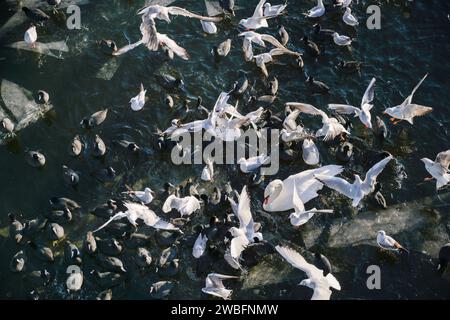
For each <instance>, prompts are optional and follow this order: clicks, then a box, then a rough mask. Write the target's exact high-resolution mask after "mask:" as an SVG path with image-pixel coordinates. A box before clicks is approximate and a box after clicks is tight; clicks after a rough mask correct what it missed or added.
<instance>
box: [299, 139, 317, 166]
mask: <svg viewBox="0 0 450 320" xmlns="http://www.w3.org/2000/svg"><path fill="white" fill-rule="evenodd" d="M302 151H303V153H302V157H303V161H305V163H306V164H308V165H310V166H315V165H317V164H319V161H320V154H319V150H318V149H317V147H316V144H315V143H314V141H313V140H312V139H309V138H308V139H305V140H303V145H302Z"/></svg>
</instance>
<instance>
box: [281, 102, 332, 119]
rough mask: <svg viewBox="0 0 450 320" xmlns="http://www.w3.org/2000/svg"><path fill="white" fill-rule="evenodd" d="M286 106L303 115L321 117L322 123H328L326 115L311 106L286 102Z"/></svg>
mask: <svg viewBox="0 0 450 320" xmlns="http://www.w3.org/2000/svg"><path fill="white" fill-rule="evenodd" d="M286 106H288V107H293V108H295V109H298V110H300V112H303V113H307V114H311V115H314V116H321V117H322V122H328V119H329V118H328V116H327V114H326V113H325V112H323V111H322V110H319V109H317V108H316V107H314V106H313V105H311V104H307V103H300V102H288V103H286Z"/></svg>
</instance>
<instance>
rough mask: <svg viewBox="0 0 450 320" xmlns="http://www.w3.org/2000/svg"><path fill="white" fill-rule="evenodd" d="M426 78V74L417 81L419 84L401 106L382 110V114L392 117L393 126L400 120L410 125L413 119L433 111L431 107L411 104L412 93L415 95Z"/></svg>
mask: <svg viewBox="0 0 450 320" xmlns="http://www.w3.org/2000/svg"><path fill="white" fill-rule="evenodd" d="M427 76H428V73H427V74H426V75H425V76H424V77H423V78H422V79H421V80H420V81H419V83H418V84H417V85H416V86H415V87H414V89H413V91H412V92H411V94H410V95H409V96H407V97H406V99H405V100H404V101H403V102H402V104H400V105H398V106H395V107H392V108H387V109H386V110H384V113H386V114H388V115H390V116H391V117H392V118H391V121H392V122H394V124H397V123H399V122H400V121H402V120H406V121H408V122H409V123H410V124H413V119H414V117H419V116H423V115H426V114H427V113H430V112H431V111H433V108H431V107H426V106H422V105H420V104H415V103H412V99H413V96H414V93H416V91H417V89H419V87H420V85H421V84H422V82H423V81H424V80H425V78H426V77H427ZM396 119H397V121H396Z"/></svg>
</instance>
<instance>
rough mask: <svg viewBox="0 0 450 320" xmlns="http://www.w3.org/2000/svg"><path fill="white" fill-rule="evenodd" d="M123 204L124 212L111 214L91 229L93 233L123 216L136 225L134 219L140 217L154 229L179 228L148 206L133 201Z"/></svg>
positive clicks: (175, 229) (177, 229) (176, 229)
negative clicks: (107, 218) (103, 221)
mask: <svg viewBox="0 0 450 320" xmlns="http://www.w3.org/2000/svg"><path fill="white" fill-rule="evenodd" d="M124 206H125V207H126V208H127V209H128V210H127V211H125V212H118V213H117V214H115V215H114V216H112V217H111V218H110V219H109V220H108V221H106V222H105V223H104V224H103V225H101V226H100V227H98V228H97V229H96V230H94V231H93V233H95V232H98V231H100V230H101V229H103V228H104V227H106V226H107V225H108V224H110V223H111V222H113V221H116V220H120V219H123V218H127V220H128V221H129V222H130V223H131V224H132V225H133V226H136V225H137V223H136V221H137V220H138V219H141V220H142V221H144V223H145V224H146V225H147V226H149V227H153V228H155V229H162V230H174V231H179V232H181V230H180V229H179V228H177V227H175V226H174V225H173V224H171V223H170V222H167V221H164V220H162V219H161V218H160V217H158V216H157V215H156V213H154V212H153V211H152V210H150V209H149V208H148V207H146V206H145V205H143V204H140V203H133V202H125V203H124Z"/></svg>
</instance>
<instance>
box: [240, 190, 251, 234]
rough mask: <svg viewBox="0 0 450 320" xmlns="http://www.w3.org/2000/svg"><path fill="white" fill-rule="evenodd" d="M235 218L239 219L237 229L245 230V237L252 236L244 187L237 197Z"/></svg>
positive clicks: (246, 193)
mask: <svg viewBox="0 0 450 320" xmlns="http://www.w3.org/2000/svg"><path fill="white" fill-rule="evenodd" d="M237 217H238V219H239V229H243V230H245V233H246V235H252V234H253V232H254V225H253V224H254V223H253V218H252V212H251V210H250V197H249V196H248V192H247V187H246V186H244V187H243V188H242V191H241V195H240V197H239V204H238V211H237Z"/></svg>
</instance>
